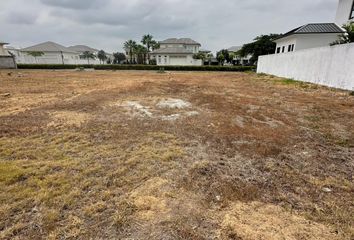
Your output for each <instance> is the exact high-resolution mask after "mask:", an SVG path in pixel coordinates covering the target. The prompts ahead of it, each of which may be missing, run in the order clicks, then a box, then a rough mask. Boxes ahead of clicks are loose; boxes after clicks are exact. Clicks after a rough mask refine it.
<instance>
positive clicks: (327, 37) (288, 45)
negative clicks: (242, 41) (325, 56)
mask: <svg viewBox="0 0 354 240" xmlns="http://www.w3.org/2000/svg"><path fill="white" fill-rule="evenodd" d="M343 32H344V31H343V29H342V28H340V27H339V26H338V25H337V24H335V23H311V24H306V25H303V26H301V27H298V28H295V29H293V30H291V31H290V32H287V33H285V34H283V35H282V36H280V37H279V38H278V39H276V40H275V41H274V42H275V43H276V44H277V46H276V50H275V53H276V54H280V53H287V52H294V51H298V50H302V49H308V48H316V47H325V46H329V45H330V44H331V43H333V42H334V41H336V40H337V39H338V35H339V34H341V33H343Z"/></svg>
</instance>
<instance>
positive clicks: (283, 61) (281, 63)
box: [257, 43, 354, 90]
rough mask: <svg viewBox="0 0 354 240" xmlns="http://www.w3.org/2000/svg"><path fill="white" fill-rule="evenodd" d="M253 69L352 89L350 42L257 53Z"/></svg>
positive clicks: (353, 70) (353, 68) (353, 55)
mask: <svg viewBox="0 0 354 240" xmlns="http://www.w3.org/2000/svg"><path fill="white" fill-rule="evenodd" d="M257 72H258V73H267V74H272V75H275V76H278V77H285V78H291V79H294V80H300V81H304V82H311V83H316V84H320V85H325V86H329V87H335V88H341V89H347V90H354V43H350V44H343V45H336V46H331V47H330V46H328V47H320V48H311V49H305V50H300V51H296V52H291V53H282V54H274V55H266V56H261V57H259V59H258V66H257Z"/></svg>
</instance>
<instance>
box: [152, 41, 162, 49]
mask: <svg viewBox="0 0 354 240" xmlns="http://www.w3.org/2000/svg"><path fill="white" fill-rule="evenodd" d="M159 48H160V43H159V42H156V41H155V40H154V41H152V43H151V50H152V51H154V50H156V49H159Z"/></svg>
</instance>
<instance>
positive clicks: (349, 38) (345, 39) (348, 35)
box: [331, 23, 354, 46]
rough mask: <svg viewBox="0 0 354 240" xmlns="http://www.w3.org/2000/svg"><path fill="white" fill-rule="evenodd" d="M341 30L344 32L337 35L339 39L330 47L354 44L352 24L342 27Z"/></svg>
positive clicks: (353, 24) (353, 25)
mask: <svg viewBox="0 0 354 240" xmlns="http://www.w3.org/2000/svg"><path fill="white" fill-rule="evenodd" d="M343 28H344V29H345V31H346V32H345V33H343V34H341V35H339V36H338V38H339V39H338V40H337V41H335V42H333V43H331V46H333V45H338V44H345V43H352V42H354V23H348V24H346V25H343Z"/></svg>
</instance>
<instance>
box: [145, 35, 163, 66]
mask: <svg viewBox="0 0 354 240" xmlns="http://www.w3.org/2000/svg"><path fill="white" fill-rule="evenodd" d="M141 43H142V44H143V45H144V46H145V47H146V49H147V59H148V63H149V64H150V50H156V49H157V48H159V47H160V45H159V44H158V42H157V41H155V40H154V37H153V36H152V35H150V34H146V35H144V36H143V38H142V40H141Z"/></svg>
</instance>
